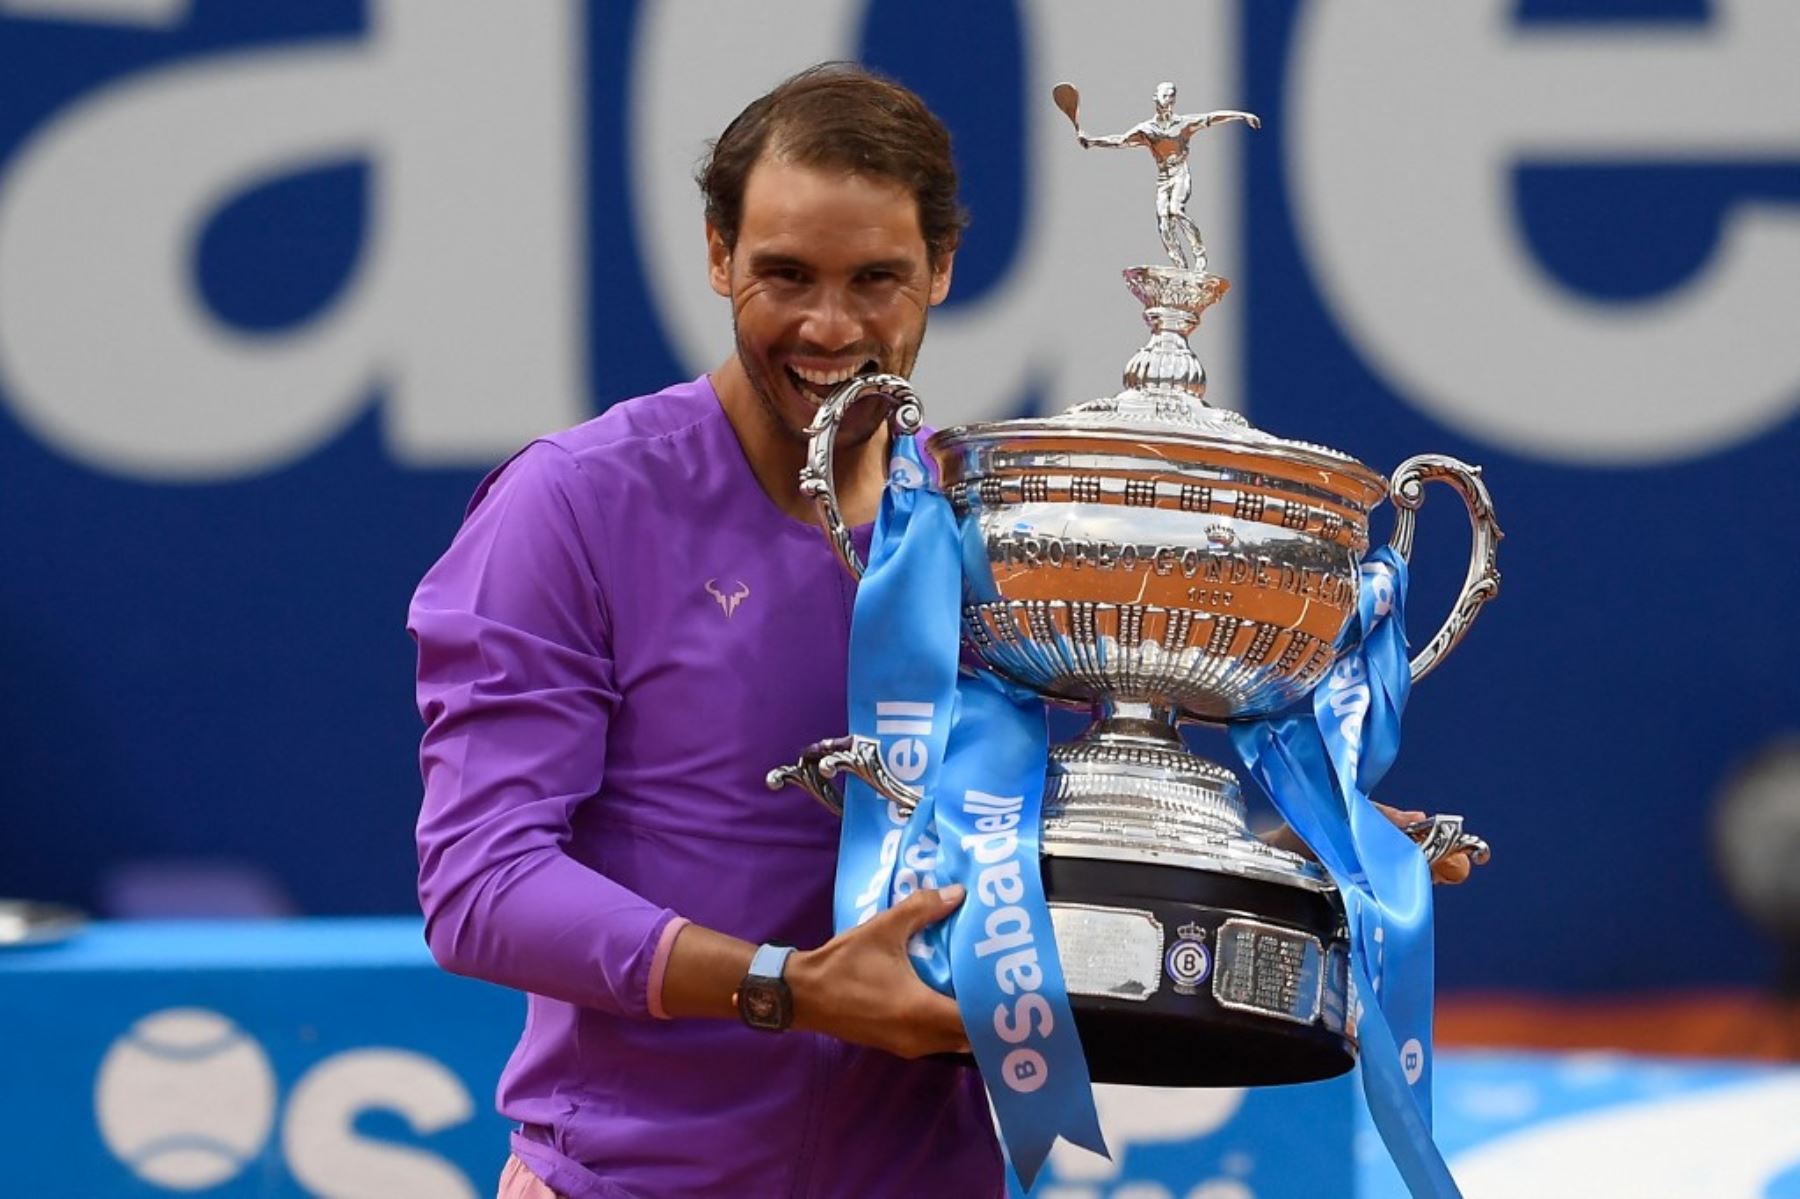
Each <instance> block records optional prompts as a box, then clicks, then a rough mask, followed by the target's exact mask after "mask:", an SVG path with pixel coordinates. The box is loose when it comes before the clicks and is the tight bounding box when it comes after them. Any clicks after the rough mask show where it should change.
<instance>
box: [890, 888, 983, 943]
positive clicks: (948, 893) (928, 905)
mask: <svg viewBox="0 0 1800 1199" xmlns="http://www.w3.org/2000/svg"><path fill="white" fill-rule="evenodd" d="M965 894H967V889H966V888H964V886H963V885H962V884H961V883H951V884H950V885H949V886H948V887H941V888H939V889H938V890H936V891H915V892H914V893H913V894H912V895H910V896H908V897H907V899H906V902H905V903H902V904H901V905H900V906H899V907H897V908H895V909H894V910H895V911H896V912H898V913H899V915H900V920H901V923H902V925H903V926H904V927H905V929H906V935H907V936H909V937H910V936H912V935H913V934H914V933H916V932H918V931H919V930H920V929H922V928H924V927H925V926H926V925H928V924H936V923H937V922H938V921H940V920H942V919H943V918H944V917H946V916H948V915H949V914H950V913H951V912H954V911H955V910H956V905H957V904H959V903H961V902H962V901H963V896H964V895H965Z"/></svg>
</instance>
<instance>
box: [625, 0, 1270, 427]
mask: <svg viewBox="0 0 1800 1199" xmlns="http://www.w3.org/2000/svg"><path fill="white" fill-rule="evenodd" d="M863 8H864V5H863V4H862V3H861V2H860V0H768V2H764V3H757V4H733V5H723V4H717V3H713V2H711V0H658V2H657V3H655V4H647V5H645V6H644V7H643V8H642V10H641V16H640V18H639V29H638V49H637V53H636V56H635V61H634V63H633V66H632V79H633V91H632V103H631V112H632V125H631V149H630V154H629V155H628V157H627V166H626V170H627V173H628V174H629V176H630V179H631V184H632V195H633V199H634V204H633V218H634V220H635V221H636V223H637V228H638V231H639V236H640V239H641V241H640V247H639V248H640V249H641V250H642V252H643V256H644V262H645V266H646V271H645V274H646V277H647V280H648V282H649V287H650V295H651V298H652V299H653V301H654V302H655V304H656V309H657V313H658V315H659V317H660V318H661V320H662V324H663V327H664V329H665V330H666V331H667V332H668V335H669V342H670V344H671V345H672V346H673V347H674V348H675V351H676V353H677V354H678V356H679V357H680V358H681V360H682V361H683V362H684V363H685V364H686V366H687V369H689V370H691V371H694V372H699V371H702V370H709V369H711V368H713V367H715V366H717V365H718V364H719V363H720V362H721V361H722V360H723V359H724V358H725V357H726V356H727V355H728V354H730V353H731V348H732V342H731V321H730V319H729V314H728V312H727V311H726V307H725V305H724V303H723V302H722V301H721V300H720V299H719V298H718V297H717V296H715V295H713V293H712V290H711V288H710V287H709V286H708V284H707V279H706V246H705V242H704V240H703V238H702V236H701V229H702V221H703V215H702V205H701V201H700V196H699V193H698V191H697V189H696V188H695V187H694V178H693V176H694V164H695V162H696V161H697V160H698V159H699V157H700V155H701V154H702V153H703V152H704V150H705V148H706V143H707V141H708V140H709V139H711V138H714V137H717V136H718V135H719V132H720V131H721V130H722V129H724V128H725V126H726V124H727V123H728V122H730V120H731V118H732V117H734V116H736V115H737V113H738V110H739V109H741V108H742V107H743V106H744V105H745V104H747V103H748V102H749V101H750V100H751V99H753V98H755V97H756V96H758V95H760V94H761V93H763V92H765V91H767V90H768V89H769V88H770V87H772V86H773V85H774V84H775V83H777V82H778V81H780V80H781V79H782V78H784V77H785V76H787V75H789V74H791V73H792V72H794V71H797V70H800V69H801V68H802V67H805V66H808V65H810V64H812V63H815V62H819V61H821V60H823V59H832V58H847V57H854V56H855V53H856V49H857V47H856V41H855V38H856V30H857V29H858V28H859V26H860V24H861V19H862V13H863ZM1019 16H1020V23H1021V25H1022V27H1023V36H1024V39H1025V44H1024V54H1025V56H1026V62H1025V71H1024V77H1025V80H1026V84H1025V86H1026V89H1027V92H1026V97H1025V105H1024V112H1025V119H1026V123H1025V127H1023V128H1021V129H1020V130H1018V134H1017V136H1019V137H1020V138H1022V139H1024V140H1025V142H1026V145H1027V146H1028V148H1029V149H1028V152H1027V154H1026V155H1025V165H1026V170H1027V171H1028V173H1029V179H1028V180H1027V183H1026V187H1025V202H1026V208H1025V210H1024V212H1022V213H1021V214H1020V217H1021V219H1022V220H1023V222H1024V227H1023V229H1022V231H1021V236H1020V238H1019V244H1018V252H1017V254H1016V256H1015V258H1014V261H1013V264H1012V267H1011V270H1010V271H1009V273H1008V274H1007V275H1006V276H1005V277H1003V278H1001V279H999V280H998V281H996V282H995V283H994V284H993V286H992V288H991V289H990V290H989V291H988V292H987V293H986V294H985V295H984V296H983V297H982V299H981V300H980V301H979V302H978V303H972V304H970V305H967V306H961V307H953V308H949V309H945V310H940V311H939V312H937V313H934V314H933V316H932V318H931V332H930V335H929V336H928V337H927V338H926V347H925V351H924V353H923V354H922V355H921V356H920V358H919V370H918V372H917V374H916V375H915V376H914V380H913V381H914V382H915V383H917V384H918V386H919V394H920V395H921V396H922V397H924V400H925V411H926V416H927V419H929V420H930V422H931V423H932V424H933V425H937V426H946V425H952V424H956V423H959V422H962V421H970V420H978V419H986V418H993V417H1003V416H1011V415H1013V412H1012V411H1011V405H1013V404H1014V403H1016V402H1017V401H1018V400H1019V399H1021V398H1022V397H1023V395H1024V394H1025V393H1026V392H1027V391H1028V390H1029V389H1031V388H1033V387H1034V386H1035V387H1038V388H1041V389H1042V390H1043V392H1044V395H1045V398H1046V407H1047V408H1048V409H1049V410H1050V411H1053V412H1054V411H1061V410H1062V409H1063V408H1066V407H1068V406H1069V405H1070V404H1072V403H1075V402H1077V401H1081V400H1088V399H1092V398H1094V397H1095V396H1101V395H1111V394H1112V393H1114V392H1116V391H1117V390H1118V389H1119V386H1120V379H1119V376H1120V372H1121V371H1122V370H1123V369H1124V365H1125V360H1126V359H1127V358H1129V357H1130V356H1131V352H1132V351H1133V350H1135V349H1136V348H1137V347H1138V346H1140V345H1142V344H1143V342H1144V338H1145V332H1144V325H1143V310H1142V308H1141V307H1140V306H1139V305H1138V303H1137V302H1136V301H1135V300H1133V299H1132V298H1131V296H1130V295H1129V294H1128V293H1127V292H1126V291H1125V285H1124V283H1123V282H1122V281H1121V280H1120V278H1119V272H1120V271H1121V270H1122V269H1124V268H1125V267H1128V266H1132V265H1134V264H1137V263H1156V262H1162V261H1166V259H1165V257H1164V254H1163V250H1162V247H1161V244H1160V242H1159V241H1158V240H1157V236H1156V218H1155V212H1154V204H1153V200H1154V187H1155V185H1154V178H1155V175H1154V168H1153V166H1152V164H1151V161H1150V156H1149V155H1148V154H1147V153H1145V152H1143V151H1141V150H1133V151H1130V152H1127V151H1122V150H1120V151H1102V150H1090V151H1083V150H1082V149H1081V148H1080V147H1079V146H1078V145H1076V143H1075V131H1074V130H1073V129H1071V128H1070V127H1069V123H1068V121H1067V120H1065V119H1064V117H1063V115H1062V114H1061V113H1060V112H1058V111H1057V110H1056V108H1055V107H1054V106H1053V105H1052V104H1051V103H1050V89H1051V87H1052V86H1053V85H1054V84H1056V83H1058V82H1059V81H1062V80H1065V79H1067V80H1072V81H1073V82H1074V83H1075V84H1076V86H1078V87H1079V88H1080V89H1081V96H1082V101H1081V104H1082V108H1081V119H1082V124H1083V126H1084V127H1085V128H1087V129H1088V130H1090V131H1091V132H1094V133H1117V132H1121V131H1123V130H1125V129H1128V128H1130V127H1131V126H1132V125H1134V124H1136V123H1137V122H1138V121H1141V120H1143V119H1144V118H1146V117H1148V116H1150V114H1151V109H1152V107H1153V103H1152V97H1151V92H1152V90H1153V89H1154V88H1155V86H1156V83H1157V81H1159V80H1162V79H1171V80H1174V81H1175V82H1176V83H1177V84H1178V85H1180V87H1181V96H1180V100H1181V109H1182V111H1183V112H1205V111H1208V110H1209V109H1214V108H1241V107H1243V105H1244V96H1243V95H1242V94H1241V89H1240V87H1239V85H1238V55H1237V28H1236V6H1235V5H1228V4H1205V5H1196V4H1191V3H1182V2H1181V0H1157V2H1156V3H1145V4H1133V5H1098V4H1092V5H1090V4H1047V3H1046V4H1025V5H1021V6H1020V9H1019ZM949 69H951V68H949V67H946V66H943V65H941V64H940V65H939V66H938V70H939V71H945V70H949ZM697 79H704V80H705V81H706V86H705V87H703V88H701V87H696V86H695V85H694V81H695V80H697ZM1256 136H1259V135H1258V134H1255V133H1248V132H1247V131H1245V129H1244V127H1243V126H1241V125H1234V126H1227V127H1225V128H1222V129H1217V130H1213V131H1211V132H1209V133H1205V134H1201V135H1200V136H1199V137H1198V138H1196V139H1195V142H1194V165H1195V171H1194V195H1193V199H1192V200H1191V201H1190V202H1189V204H1188V211H1189V213H1190V214H1192V215H1193V216H1194V219H1195V221H1196V222H1197V223H1198V224H1199V226H1200V228H1201V231H1202V232H1203V233H1204V234H1205V235H1206V241H1207V247H1208V249H1209V251H1210V253H1211V261H1212V263H1213V267H1214V269H1215V270H1220V271H1222V272H1223V273H1225V274H1230V275H1233V276H1235V280H1236V282H1237V283H1238V284H1239V285H1240V286H1242V285H1243V284H1245V282H1246V278H1245V275H1244V267H1245V262H1246V258H1247V249H1246V247H1245V245H1244V241H1243V238H1242V236H1241V235H1240V233H1239V231H1238V207H1239V195H1240V187H1239V179H1240V178H1241V167H1240V165H1239V164H1240V163H1241V162H1242V154H1243V150H1244V144H1245V143H1244V140H1243V139H1244V138H1245V137H1256ZM1209 139H1210V140H1209ZM957 150H958V153H959V154H961V155H963V156H964V157H967V156H969V155H973V154H979V153H980V152H981V148H980V146H979V145H970V144H962V145H959V146H958V147H957ZM983 236H987V234H986V232H985V231H984V229H983V227H981V226H976V227H975V228H973V229H971V230H970V231H969V237H970V238H978V237H983ZM1245 309H1246V305H1245V304H1244V303H1243V297H1241V296H1239V295H1236V294H1234V295H1233V296H1232V297H1231V299H1230V300H1229V301H1227V302H1226V303H1224V304H1221V305H1220V306H1219V307H1218V308H1216V309H1214V310H1212V311H1211V312H1209V313H1207V316H1206V329H1205V332H1204V334H1203V335H1202V339H1201V340H1200V341H1199V343H1198V344H1199V345H1200V353H1201V356H1202V358H1203V359H1204V361H1205V362H1206V366H1207V370H1208V373H1209V375H1210V377H1211V378H1212V379H1213V380H1214V382H1215V383H1216V386H1215V387H1214V389H1213V390H1212V391H1210V392H1209V393H1208V394H1207V398H1208V399H1209V400H1212V401H1215V402H1217V403H1219V404H1221V405H1225V406H1229V407H1237V406H1238V397H1240V396H1242V395H1243V389H1244V378H1243V375H1242V372H1241V371H1240V370H1239V369H1238V367H1237V359H1238V353H1237V351H1238V345H1239V338H1240V334H1239V332H1238V330H1239V328H1240V327H1241V326H1240V325H1239V324H1238V322H1240V321H1241V320H1243V313H1244V311H1245Z"/></svg>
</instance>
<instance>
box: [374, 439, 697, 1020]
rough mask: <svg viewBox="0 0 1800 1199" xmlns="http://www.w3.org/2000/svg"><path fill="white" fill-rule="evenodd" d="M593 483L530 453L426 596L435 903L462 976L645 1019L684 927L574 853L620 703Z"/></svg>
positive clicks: (424, 749)
mask: <svg viewBox="0 0 1800 1199" xmlns="http://www.w3.org/2000/svg"><path fill="white" fill-rule="evenodd" d="M584 485H585V480H584V479H583V477H582V475H581V471H580V467H579V466H578V464H577V463H576V462H575V460H574V458H573V457H572V456H571V455H569V454H568V453H567V452H566V451H564V450H563V449H561V448H560V447H557V446H554V445H550V444H547V443H540V444H537V445H533V446H531V447H530V448H528V449H527V450H525V451H524V452H523V453H521V454H520V455H519V456H518V457H517V458H515V459H514V460H513V461H512V462H510V463H508V464H507V465H506V466H505V467H504V468H502V469H501V470H500V471H499V472H497V474H496V475H495V476H490V478H489V480H488V481H487V482H485V483H484V484H483V485H482V489H481V490H480V491H479V492H478V493H477V497H476V501H475V503H474V504H473V505H472V507H471V510H470V513H469V515H468V518H467V519H466V520H465V521H464V523H463V526H462V528H461V530H459V531H458V533H457V535H456V539H455V541H454V542H453V543H452V544H451V546H450V549H449V550H448V551H446V552H445V554H444V556H443V557H442V558H441V559H440V560H439V561H438V563H437V564H436V565H435V566H433V567H432V569H431V570H430V572H429V573H427V574H426V576H425V579H424V581H423V582H421V583H420V584H419V588H418V591H417V593H416V594H415V595H414V597H413V603H412V607H411V610H410V612H409V613H408V622H407V627H408V629H409V631H410V632H411V633H412V635H413V637H414V639H415V640H416V641H417V642H418V649H419V665H418V704H419V712H420V714H421V715H422V716H423V717H424V719H425V723H426V729H425V735H424V739H423V740H422V742H421V744H420V748H419V763H420V770H421V773H422V774H423V776H424V784H425V795H424V803H423V805H422V807H421V810H420V814H419V823H418V828H417V840H418V851H419V901H420V905H421V907H422V908H423V909H424V912H425V936H426V941H427V943H428V944H429V945H430V947H431V951H432V954H433V956H434V957H435V958H436V959H437V960H438V962H439V963H440V964H441V965H442V966H443V967H444V968H445V969H447V970H449V971H451V972H453V973H457V974H467V975H471V976H473V977H477V978H483V979H486V980H488V981H490V982H496V983H499V984H501V985H503V986H508V987H514V988H517V989H519V990H523V991H532V992H535V993H537V994H540V995H549V996H552V997H554V998H557V999H562V1000H565V1001H567V1002H570V1003H577V1004H581V1005H582V1006H585V1007H593V1008H599V1009H601V1010H604V1011H610V1012H615V1013H619V1014H624V1015H645V1014H649V1010H650V1008H649V1001H648V987H649V981H650V974H651V971H652V967H653V965H654V963H655V961H656V958H657V954H658V950H659V949H663V950H665V951H666V949H667V946H666V945H665V943H664V942H665V939H666V938H671V937H672V933H671V932H670V929H669V926H670V924H671V922H672V921H674V920H675V919H676V917H675V914H674V913H673V912H671V911H669V910H667V909H665V908H663V907H662V906H661V905H659V904H653V903H651V902H649V901H648V900H646V899H644V898H643V897H641V896H639V895H638V894H636V893H635V892H633V891H632V890H630V889H629V888H626V887H624V886H621V885H620V884H618V883H616V882H614V881H613V880H612V879H609V878H607V877H606V876H604V875H602V874H600V873H599V872H598V871H595V870H591V869H589V868H588V867H587V866H585V865H583V864H581V863H580V862H578V861H576V860H575V859H574V858H571V857H570V856H569V855H568V854H567V853H565V852H564V851H563V846H564V844H566V842H567V841H568V839H569V835H570V828H571V820H572V816H573V814H574V811H575V809H576V807H577V806H578V805H579V804H581V803H582V802H583V801H584V800H586V799H587V797H589V796H591V795H593V794H594V793H595V792H596V791H597V790H598V789H599V787H600V782H601V780H602V778H603V777H604V774H605V767H606V729H607V726H608V724H609V723H610V721H611V719H612V716H613V712H614V709H615V708H616V707H617V705H618V702H619V694H618V690H617V686H616V684H615V681H614V678H613V663H612V656H611V649H610V634H609V631H608V629H607V627H606V624H605V621H606V606H605V603H604V598H603V596H602V595H601V594H600V588H599V584H598V582H597V581H596V578H595V575H594V571H593V570H592V568H591V566H590V564H589V561H588V553H589V551H588V546H589V545H590V544H593V543H594V542H595V540H596V538H597V532H596V531H595V530H594V529H592V528H589V527H587V526H586V525H585V524H584V521H585V520H587V519H590V518H589V517H587V516H586V515H585V508H584V505H583V504H582V503H581V502H580V492H581V491H582V490H583V488H584ZM586 507H591V504H590V505H587V506H586Z"/></svg>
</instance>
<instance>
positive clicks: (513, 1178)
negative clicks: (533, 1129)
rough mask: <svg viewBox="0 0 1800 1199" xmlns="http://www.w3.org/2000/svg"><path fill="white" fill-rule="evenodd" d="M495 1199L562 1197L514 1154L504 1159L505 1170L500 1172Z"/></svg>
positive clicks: (550, 1198) (547, 1198)
mask: <svg viewBox="0 0 1800 1199" xmlns="http://www.w3.org/2000/svg"><path fill="white" fill-rule="evenodd" d="M495 1199H562V1196H561V1195H558V1194H557V1193H556V1192H555V1191H553V1190H551V1189H550V1187H549V1186H548V1185H547V1184H546V1183H545V1182H544V1180H543V1179H541V1178H539V1177H538V1176H537V1175H536V1174H533V1173H532V1172H531V1167H530V1166H527V1165H526V1164H525V1163H524V1162H522V1161H520V1160H519V1158H518V1156H517V1155H516V1154H515V1155H514V1156H512V1157H509V1158H507V1159H506V1169H504V1170H502V1171H501V1172H500V1193H499V1195H497V1196H496V1197H495Z"/></svg>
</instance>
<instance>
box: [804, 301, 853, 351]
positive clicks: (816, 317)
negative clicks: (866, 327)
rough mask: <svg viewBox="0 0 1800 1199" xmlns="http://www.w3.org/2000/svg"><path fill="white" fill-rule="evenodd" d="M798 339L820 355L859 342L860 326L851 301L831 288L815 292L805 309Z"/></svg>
mask: <svg viewBox="0 0 1800 1199" xmlns="http://www.w3.org/2000/svg"><path fill="white" fill-rule="evenodd" d="M800 336H801V338H802V339H803V340H805V341H806V342H808V343H810V344H812V345H814V346H817V347H818V348H819V349H821V350H824V351H827V352H829V351H832V350H841V349H843V348H845V347H846V346H850V345H852V344H854V343H855V342H857V341H859V340H861V338H862V322H861V320H860V319H859V318H858V316H857V313H856V308H855V305H854V304H853V303H852V301H851V297H850V296H848V295H846V294H845V293H844V292H843V291H842V290H840V289H838V288H832V287H821V288H818V289H817V290H816V291H815V292H814V293H813V297H812V303H811V304H809V305H808V306H807V309H806V319H805V320H804V321H803V322H802V324H801V328H800Z"/></svg>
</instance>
